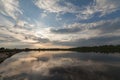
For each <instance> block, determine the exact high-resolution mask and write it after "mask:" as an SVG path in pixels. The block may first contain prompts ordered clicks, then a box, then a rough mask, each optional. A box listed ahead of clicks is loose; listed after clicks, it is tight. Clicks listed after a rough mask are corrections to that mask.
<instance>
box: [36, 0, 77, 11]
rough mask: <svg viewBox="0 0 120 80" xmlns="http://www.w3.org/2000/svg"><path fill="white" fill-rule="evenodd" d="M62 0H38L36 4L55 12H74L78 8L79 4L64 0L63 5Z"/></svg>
mask: <svg viewBox="0 0 120 80" xmlns="http://www.w3.org/2000/svg"><path fill="white" fill-rule="evenodd" d="M60 2H61V0H52V1H50V0H36V1H35V4H36V5H37V6H38V7H39V8H41V9H43V10H45V11H49V12H53V13H60V12H63V13H66V12H69V13H71V12H72V13H74V12H76V11H77V10H76V9H77V6H75V5H73V4H72V3H70V2H66V1H64V2H63V1H62V3H63V5H61V4H60Z"/></svg>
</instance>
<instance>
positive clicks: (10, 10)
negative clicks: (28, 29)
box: [0, 0, 22, 19]
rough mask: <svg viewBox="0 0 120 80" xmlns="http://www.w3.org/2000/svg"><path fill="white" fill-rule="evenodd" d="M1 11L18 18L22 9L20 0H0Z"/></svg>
mask: <svg viewBox="0 0 120 80" xmlns="http://www.w3.org/2000/svg"><path fill="white" fill-rule="evenodd" d="M0 13H1V14H3V15H5V16H9V17H11V18H13V19H17V18H18V16H19V15H20V14H22V11H21V10H20V6H19V0H0Z"/></svg>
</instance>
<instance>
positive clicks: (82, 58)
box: [0, 51, 120, 80]
mask: <svg viewBox="0 0 120 80" xmlns="http://www.w3.org/2000/svg"><path fill="white" fill-rule="evenodd" d="M0 80H120V54H119V53H115V54H103V53H80V52H67V51H64V52H63V51H50V52H49V51H45V52H21V53H18V54H15V55H13V56H12V57H10V58H8V59H6V60H5V61H4V62H3V63H2V64H0Z"/></svg>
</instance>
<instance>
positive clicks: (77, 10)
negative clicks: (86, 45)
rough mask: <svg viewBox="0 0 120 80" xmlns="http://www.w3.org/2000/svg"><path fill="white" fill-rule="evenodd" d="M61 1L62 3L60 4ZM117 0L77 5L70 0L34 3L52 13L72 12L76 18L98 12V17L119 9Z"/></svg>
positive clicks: (98, 0)
mask: <svg viewBox="0 0 120 80" xmlns="http://www.w3.org/2000/svg"><path fill="white" fill-rule="evenodd" d="M61 3H62V4H61ZM119 4H120V1H119V0H93V1H91V2H89V4H88V5H84V6H78V5H75V4H74V3H71V2H70V1H67V0H65V1H61V0H52V1H50V0H36V1H35V5H36V6H38V7H39V8H40V9H43V10H44V11H48V12H52V13H59V14H60V13H73V14H75V15H76V17H77V19H80V20H86V19H90V18H92V17H93V16H94V14H96V13H100V14H99V17H102V16H104V15H107V14H111V13H112V12H115V11H117V10H119V8H120V5H119Z"/></svg>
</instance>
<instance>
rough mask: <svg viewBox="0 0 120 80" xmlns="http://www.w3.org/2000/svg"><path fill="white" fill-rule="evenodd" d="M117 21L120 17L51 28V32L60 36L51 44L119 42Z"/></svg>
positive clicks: (119, 31) (119, 29)
mask: <svg viewBox="0 0 120 80" xmlns="http://www.w3.org/2000/svg"><path fill="white" fill-rule="evenodd" d="M119 23H120V19H119V18H117V19H111V20H101V21H98V22H93V23H85V24H84V23H74V24H70V25H67V27H63V28H60V29H51V32H52V33H55V34H56V35H59V37H60V38H59V40H54V41H53V44H54V43H55V44H57V45H66V46H67V45H68V46H72V45H74V46H90V45H104V44H119V41H120V37H119V35H120V28H119V27H120V24H119ZM65 35H66V37H65ZM64 39H65V40H64Z"/></svg>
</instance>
